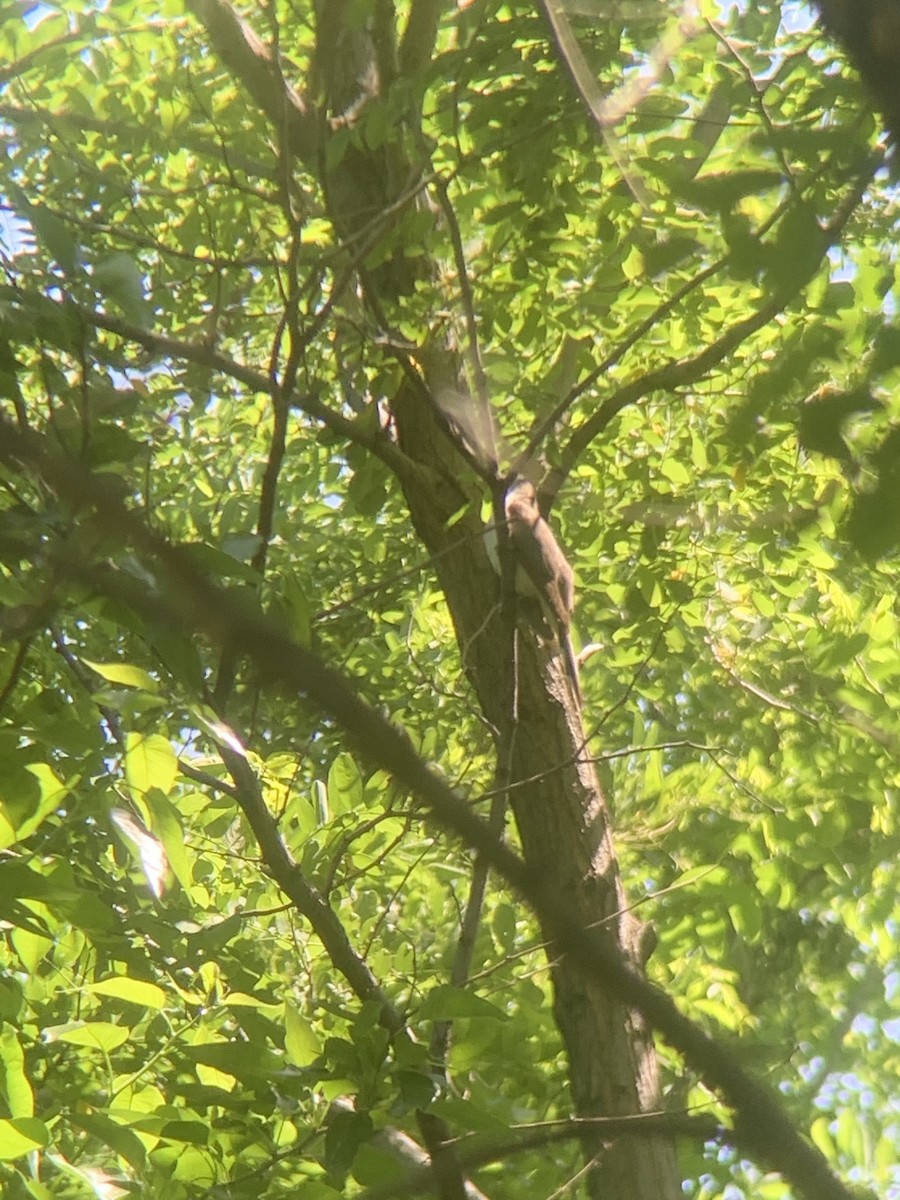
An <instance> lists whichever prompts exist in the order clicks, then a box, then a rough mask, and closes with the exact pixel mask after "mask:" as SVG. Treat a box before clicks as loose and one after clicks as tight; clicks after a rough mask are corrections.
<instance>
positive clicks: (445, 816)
mask: <svg viewBox="0 0 900 1200" xmlns="http://www.w3.org/2000/svg"><path fill="white" fill-rule="evenodd" d="M0 461H2V462H4V463H6V464H7V465H9V466H10V467H12V468H14V469H17V468H20V467H22V466H24V467H26V468H27V469H29V470H32V471H34V472H35V473H37V474H38V475H39V476H40V478H41V479H42V480H43V482H44V483H45V485H46V486H48V487H50V488H51V489H52V490H53V491H55V492H56V493H57V494H58V495H59V496H61V497H62V498H64V499H65V500H66V501H67V502H68V503H70V504H72V505H73V506H74V507H75V508H76V509H77V510H79V511H80V515H81V517H82V519H84V520H88V521H89V522H90V523H91V524H92V525H94V526H95V528H97V529H98V530H99V531H101V532H103V533H105V534H107V535H110V536H113V537H115V538H116V539H118V540H119V541H120V542H121V541H125V542H129V543H131V544H132V545H133V546H134V547H135V549H136V550H138V551H139V552H140V553H142V554H144V555H146V556H147V557H148V559H150V560H151V561H153V562H154V563H155V568H156V572H157V578H158V590H157V591H156V592H155V593H154V592H153V590H152V589H149V588H148V587H147V583H146V580H145V579H138V578H137V577H135V576H134V575H131V574H128V573H126V572H125V571H122V570H119V569H115V568H111V567H104V568H98V567H96V566H94V565H92V564H90V563H87V562H85V560H84V557H83V556H81V555H78V554H76V553H75V552H74V551H73V549H72V548H71V547H70V546H68V545H67V544H61V545H60V546H59V547H58V549H57V554H58V561H59V567H60V569H61V570H63V571H64V572H65V573H66V574H67V575H68V576H69V577H71V578H73V579H78V580H81V581H82V582H85V583H88V584H89V585H90V586H91V587H94V588H97V589H98V590H99V591H101V592H103V593H104V594H105V595H107V596H110V597H111V598H114V599H115V600H117V601H120V602H122V603H124V604H126V605H128V606H129V607H130V608H132V609H133V610H134V611H136V612H137V613H138V614H140V615H141V616H143V617H145V618H152V619H153V620H154V621H155V622H156V623H157V624H159V623H163V624H168V625H170V626H172V627H174V628H176V629H178V630H181V631H190V632H191V633H195V632H202V633H205V634H206V635H207V636H209V637H210V638H212V639H213V640H215V641H217V642H221V641H223V640H233V641H235V642H237V643H238V644H240V645H242V647H243V649H244V652H245V653H246V654H248V655H249V656H250V657H251V658H252V659H253V661H254V662H255V664H256V666H257V669H258V670H259V672H260V675H261V677H262V678H263V679H264V680H268V681H269V683H270V684H271V685H274V686H282V687H286V688H288V689H290V691H291V692H293V693H294V694H299V695H300V696H303V697H304V698H305V700H306V702H307V703H308V704H310V705H312V706H314V707H315V708H317V709H319V710H321V711H322V712H323V713H325V714H327V715H328V716H329V717H330V718H331V719H333V720H334V721H335V722H336V723H337V724H338V725H340V726H341V727H342V728H343V729H344V730H345V731H346V732H347V734H348V735H349V736H350V738H351V739H352V740H353V741H354V742H355V743H356V744H357V745H358V746H359V747H360V748H361V749H362V751H363V752H364V753H365V754H366V755H367V756H368V757H369V758H371V760H372V761H373V762H375V763H377V764H378V765H379V766H380V767H381V768H383V769H384V770H386V771H388V772H390V773H391V774H392V775H394V776H395V777H396V778H397V780H398V781H399V782H400V783H401V784H403V786H404V787H406V788H408V789H409V791H411V792H412V793H414V794H415V795H417V796H418V797H419V798H420V799H421V800H422V801H423V802H424V804H425V805H426V806H427V807H428V808H429V809H430V810H431V812H432V814H433V816H434V819H435V820H436V821H437V822H438V823H439V824H440V825H441V826H443V828H444V829H446V830H448V831H450V832H451V833H452V834H454V835H455V836H456V837H458V838H460V839H461V840H462V841H463V842H464V843H465V844H467V845H468V846H470V847H472V848H473V849H475V850H476V851H477V852H478V853H480V854H481V855H483V856H484V858H485V861H486V862H487V863H488V864H489V865H490V866H491V868H492V869H493V870H495V871H496V872H497V873H498V874H499V875H500V876H502V878H504V879H505V880H506V881H507V883H508V884H510V886H512V887H513V888H515V889H516V891H518V892H519V893H520V895H522V896H523V897H524V899H525V900H526V901H527V902H528V904H529V905H530V906H531V908H532V909H533V910H534V912H535V913H536V914H537V916H538V918H539V919H540V921H541V924H542V927H543V929H544V930H545V932H546V933H547V934H548V935H549V937H550V938H551V939H552V941H553V943H554V945H555V946H556V948H557V951H558V952H559V953H561V954H565V955H566V956H567V958H568V960H569V962H570V963H571V964H572V966H573V967H574V968H575V969H577V970H578V971H579V972H580V973H581V974H582V975H583V976H584V977H585V978H587V979H589V980H591V981H593V982H594V983H595V984H597V985H599V986H600V987H602V988H604V989H605V990H606V991H607V992H608V993H610V994H611V995H613V996H615V997H617V998H618V999H619V1000H620V1001H621V1002H622V1003H624V1004H625V1005H627V1006H629V1007H631V1008H635V1009H637V1010H639V1011H640V1012H641V1013H642V1014H643V1016H644V1017H645V1019H646V1020H647V1022H648V1024H649V1025H651V1026H652V1027H653V1028H655V1029H657V1030H658V1031H659V1032H660V1033H661V1034H662V1035H663V1037H664V1038H665V1039H666V1040H667V1041H668V1042H669V1043H670V1045H672V1046H673V1047H674V1048H675V1049H677V1050H678V1051H680V1052H681V1053H682V1054H683V1055H684V1057H685V1058H686V1060H687V1061H688V1062H689V1063H690V1064H691V1065H692V1066H693V1067H694V1068H695V1069H696V1070H697V1071H698V1072H699V1073H700V1074H701V1076H702V1077H703V1079H704V1080H705V1081H706V1083H707V1084H708V1085H709V1086H710V1087H711V1088H714V1089H716V1090H717V1091H718V1092H719V1093H720V1094H721V1096H722V1097H723V1099H724V1100H725V1102H726V1103H727V1104H729V1105H730V1106H731V1107H732V1109H733V1110H734V1113H735V1130H736V1136H737V1137H739V1138H740V1139H741V1142H742V1143H743V1145H744V1146H746V1147H747V1148H748V1149H749V1150H751V1151H752V1153H753V1154H754V1155H755V1156H757V1157H758V1158H759V1159H760V1160H761V1161H762V1162H764V1163H767V1164H769V1165H770V1166H772V1167H774V1168H775V1169H777V1170H778V1171H780V1172H781V1174H782V1175H783V1176H784V1178H785V1179H786V1180H787V1181H788V1182H790V1183H791V1184H792V1185H793V1187H794V1188H795V1189H796V1191H797V1192H798V1194H800V1195H803V1196H806V1197H808V1198H809V1200H853V1197H852V1193H851V1192H850V1191H849V1189H848V1188H846V1187H845V1186H844V1185H843V1184H842V1183H841V1182H840V1180H839V1179H838V1178H837V1176H835V1175H834V1174H833V1172H832V1170H831V1168H830V1166H829V1164H828V1162H827V1161H826V1159H825V1157H824V1156H823V1155H822V1154H821V1153H820V1151H819V1150H818V1149H816V1148H815V1147H814V1146H812V1145H811V1144H809V1143H808V1142H806V1141H805V1140H804V1139H803V1138H802V1137H801V1136H800V1134H799V1133H798V1132H797V1131H796V1130H795V1129H794V1127H793V1125H792V1124H791V1122H790V1120H789V1118H788V1116H787V1113H786V1112H785V1110H784V1107H783V1105H782V1102H781V1100H780V1099H779V1098H778V1096H777V1095H776V1094H775V1093H774V1092H773V1091H771V1089H770V1088H769V1087H767V1086H766V1085H764V1084H762V1083H760V1082H759V1081H757V1080H756V1079H754V1078H753V1077H752V1076H751V1075H749V1074H748V1073H747V1071H746V1070H745V1069H744V1068H743V1067H742V1066H741V1064H740V1062H739V1061H738V1059H737V1057H736V1056H735V1055H734V1054H733V1053H732V1052H731V1050H729V1049H728V1048H727V1047H726V1046H725V1045H724V1044H722V1043H721V1042H719V1041H717V1040H715V1039H714V1038H712V1037H711V1036H710V1035H709V1034H707V1033H706V1032H705V1031H704V1030H703V1029H701V1028H700V1026H698V1025H696V1024H695V1023H694V1022H693V1021H691V1020H690V1019H689V1018H688V1017H687V1016H685V1015H684V1014H683V1013H682V1012H681V1011H680V1009H679V1008H678V1006H677V1005H676V1004H675V1002H674V1000H672V999H671V997H670V996H668V995H667V994H666V993H665V992H664V991H662V990H661V989H660V988H658V987H656V986H655V985H653V984H651V983H649V982H648V981H647V980H645V979H644V978H643V976H642V975H641V974H640V973H639V972H638V971H637V970H636V969H635V967H634V966H633V965H632V964H631V963H630V962H629V961H627V960H626V959H625V958H624V957H623V956H622V955H621V954H620V953H619V952H618V951H617V949H616V948H615V947H614V945H613V944H612V942H611V941H610V940H609V939H608V938H607V937H604V936H603V934H602V933H601V932H600V931H598V930H597V929H595V928H587V927H586V926H585V925H584V923H583V922H582V921H581V920H579V919H578V918H577V917H576V916H574V915H573V914H572V913H571V912H570V911H569V909H568V907H567V906H566V905H565V904H564V903H563V902H562V900H561V898H560V896H559V895H558V893H557V891H556V890H555V889H554V888H553V887H551V886H548V883H547V881H546V880H545V878H544V876H543V875H542V874H539V873H538V872H537V871H535V870H534V869H529V867H528V866H526V864H525V862H524V861H523V860H522V859H521V858H520V857H519V856H518V855H517V854H515V853H514V852H513V851H512V850H511V849H510V848H509V847H508V846H507V845H505V844H504V843H503V842H501V841H499V840H498V839H497V837H496V836H495V834H494V832H493V830H491V828H490V826H489V825H488V824H487V823H486V822H485V821H483V820H482V819H481V818H480V817H479V816H477V814H476V812H475V810H474V807H473V806H472V805H471V803H470V801H469V800H468V799H466V798H464V797H462V796H460V795H459V794H458V793H457V791H456V790H455V789H453V788H452V787H451V786H450V785H449V784H448V783H447V782H445V780H444V779H443V778H441V777H440V776H439V775H438V774H437V773H436V772H435V771H434V770H433V769H432V768H431V767H430V766H428V765H427V764H426V763H424V762H423V761H422V759H421V758H419V756H418V754H417V753H416V751H415V749H414V747H413V745H412V742H411V741H410V739H409V738H408V736H407V735H406V734H405V733H404V732H403V731H402V730H400V729H398V728H397V727H396V726H394V725H392V724H391V723H390V722H389V721H387V720H386V719H385V718H384V717H383V716H382V715H381V714H380V713H379V712H378V711H377V710H375V709H374V708H371V707H370V706H369V705H368V704H367V703H366V702H365V701H363V700H362V699H361V697H360V696H359V695H358V693H357V692H356V691H355V689H354V688H353V687H352V686H351V684H350V683H349V682H348V681H347V680H346V679H345V678H344V676H343V675H342V674H341V673H340V672H338V671H336V670H335V669H334V668H332V667H330V666H328V665H327V664H326V663H324V662H323V661H322V660H321V659H320V658H319V657H318V656H317V655H316V654H314V653H313V652H312V651H311V650H308V649H306V648H304V647H302V646H299V645H297V644H295V643H294V642H292V641H291V640H290V639H289V638H288V637H286V636H285V635H284V634H283V633H282V632H281V630H280V629H279V628H278V627H277V626H275V625H274V624H273V623H272V622H271V621H270V620H268V619H267V618H266V617H265V616H264V615H263V614H261V613H259V612H257V611H252V610H250V609H248V608H247V606H246V605H245V604H243V603H241V601H240V598H239V597H236V596H235V595H233V594H232V593H230V592H228V591H225V590H223V589H222V588H220V587H218V586H216V585H214V584H212V583H211V582H210V581H209V580H208V579H207V578H206V576H205V575H204V574H203V573H202V572H201V571H200V570H199V569H198V568H197V566H196V565H195V563H194V562H193V560H192V559H191V557H190V555H189V554H187V553H185V551H184V550H182V549H181V548H179V547H176V546H172V545H171V544H170V543H168V542H167V541H166V540H165V539H164V538H162V537H160V536H159V535H158V534H156V533H155V532H153V531H152V530H151V529H150V528H149V527H148V526H147V525H146V523H145V522H144V521H143V520H142V518H141V517H140V516H138V515H137V514H136V513H133V512H131V511H129V510H128V509H127V508H126V507H125V506H124V504H123V503H122V501H121V499H120V498H119V497H118V495H117V493H116V488H115V485H114V483H112V482H111V481H110V480H107V479H104V478H102V477H101V476H98V475H96V474H94V473H92V472H91V471H89V470H87V469H86V468H85V467H84V466H82V465H81V464H80V463H79V462H77V461H75V460H73V459H71V458H66V457H63V456H61V455H59V454H57V453H54V452H53V451H52V450H51V448H50V443H49V442H48V440H47V439H46V438H44V437H42V436H40V435H37V434H32V433H26V432H19V431H18V430H16V429H15V427H14V426H13V425H11V424H10V423H9V422H8V421H5V420H0ZM11 541H12V539H9V538H7V539H4V540H3V541H0V550H2V549H4V545H5V543H6V542H11ZM7 548H9V547H7ZM14 552H18V553H20V552H21V546H17V548H16V550H15V551H14ZM234 765H235V768H236V770H237V771H238V772H241V771H244V770H246V769H247V768H246V765H245V760H244V759H243V758H242V757H241V756H240V755H238V756H237V761H236V762H235V764H234ZM254 810H255V802H254V805H253V806H252V807H251V812H253V813H254V819H258V814H257V813H256V812H255V811H254ZM260 830H261V832H262V833H263V835H264V836H266V837H268V836H269V835H270V831H269V829H268V828H267V827H266V826H265V825H264V824H262V823H261V824H260ZM273 852H274V854H275V858H274V861H275V863H276V866H277V869H278V870H279V871H280V872H283V875H284V881H285V883H286V884H287V885H289V887H290V888H292V889H302V887H303V881H302V880H299V879H298V878H297V873H296V872H295V871H294V870H293V869H292V865H291V864H290V863H289V862H287V863H282V862H280V860H279V855H280V848H279V847H273ZM288 894H289V895H290V894H291V893H290V892H288ZM298 896H299V898H300V899H301V900H303V902H304V903H310V902H311V900H310V898H309V897H308V896H307V895H305V894H304V893H303V891H302V890H301V891H300V892H299V893H298ZM329 917H330V919H332V920H335V921H336V917H335V915H334V914H333V913H331V911H330V910H328V912H327V913H326V914H323V919H325V920H327V919H329ZM340 935H341V936H345V934H344V933H343V930H342V929H341V931H340ZM354 969H355V968H354ZM358 983H359V986H360V987H362V988H363V990H367V989H371V991H370V994H371V995H372V996H373V998H377V999H379V1000H380V997H381V993H380V991H379V989H378V987H377V984H376V983H375V982H374V980H372V979H371V978H370V976H369V975H368V974H367V973H365V972H362V973H361V974H360V977H359V980H358ZM388 1004H389V1002H388ZM383 1011H384V1012H385V1014H386V1015H387V1014H390V1013H391V1011H392V1010H391V1007H387V1008H385V1009H383ZM390 1019H393V1016H391V1017H390Z"/></svg>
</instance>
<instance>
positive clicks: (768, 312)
mask: <svg viewBox="0 0 900 1200" xmlns="http://www.w3.org/2000/svg"><path fill="white" fill-rule="evenodd" d="M881 161H882V160H881V158H880V157H879V158H878V159H877V160H875V159H873V160H871V161H870V162H869V164H868V167H867V169H866V171H864V172H863V173H861V174H860V176H859V177H858V178H857V180H856V181H855V184H854V187H853V188H852V189H851V191H849V192H848V194H847V195H846V196H845V197H844V199H843V201H842V202H841V204H840V205H839V206H838V209H837V211H836V213H835V215H834V217H833V218H832V219H831V221H829V223H828V224H827V225H826V226H825V228H824V229H823V230H822V233H821V239H820V243H819V251H818V257H817V261H816V267H815V269H818V264H820V263H821V261H822V259H823V258H824V257H825V255H826V254H827V252H828V250H829V249H830V248H831V247H832V246H833V245H834V243H835V242H836V241H837V239H838V237H839V236H840V234H841V232H842V230H843V228H844V226H845V225H846V224H847V222H848V221H849V219H850V217H851V216H852V215H853V213H854V211H855V210H856V207H857V205H858V204H859V202H860V200H861V199H862V196H863V194H864V192H865V190H866V188H867V187H868V185H869V182H870V180H871V179H872V176H873V175H874V173H875V171H876V170H877V169H878V167H879V166H880V165H881ZM812 274H813V268H809V270H808V271H807V273H806V274H804V275H803V276H802V277H800V278H798V280H797V283H796V286H795V287H792V288H789V289H785V290H783V291H780V292H778V293H776V294H775V295H774V296H773V297H772V299H771V300H769V301H767V302H766V303H765V304H763V305H762V307H761V308H759V309H758V310H757V311H756V312H755V313H751V315H750V316H749V317H745V318H744V319H743V320H742V321H737V322H736V323H735V324H734V325H732V327H731V328H730V329H728V330H726V331H725V333H723V334H722V336H721V337H719V338H717V339H716V341H714V342H713V343H712V345H710V346H707V347H706V348H705V349H704V350H701V351H700V353H699V354H696V355H695V356H694V357H693V358H687V359H674V360H670V361H669V362H668V363H665V364H664V365H663V366H661V367H657V368H656V370H653V371H648V372H647V373H646V374H644V375H640V376H638V378H637V379H633V380H632V381H631V382H630V383H626V384H625V385H624V386H622V387H621V388H619V389H618V390H617V391H615V392H614V393H613V394H612V395H611V396H608V397H607V398H606V400H604V401H603V403H602V404H601V405H600V407H599V408H598V409H597V411H596V412H595V413H594V414H593V416H591V417H589V418H588V419H587V420H586V421H585V422H584V424H583V425H580V426H579V427H578V428H577V429H575V430H574V432H573V433H572V435H571V437H570V438H569V441H568V443H567V445H566V446H565V447H564V449H563V452H562V454H561V456H560V459H561V470H560V477H561V478H565V477H566V476H567V475H568V474H569V473H570V472H571V470H572V468H573V467H574V466H575V464H576V463H577V462H578V459H579V457H580V455H581V454H582V453H583V452H584V450H585V449H586V448H587V446H588V445H589V444H590V443H591V442H592V441H593V440H594V438H595V437H598V436H599V435H600V434H601V433H602V432H603V430H604V429H606V427H607V425H609V423H610V421H611V420H612V419H613V417H615V416H616V415H617V414H618V413H620V412H621V411H622V409H623V408H625V407H627V405H629V404H633V403H634V402H635V401H637V400H640V399H642V398H643V397H644V396H647V395H649V394H650V393H651V392H667V391H674V390H675V389H676V388H680V387H686V386H687V385H689V384H693V383H697V382H698V381H699V380H700V379H702V378H703V377H704V376H705V375H707V374H708V373H709V372H710V371H711V370H712V369H713V367H715V366H717V365H718V364H719V363H720V362H722V360H723V359H725V358H726V357H727V356H728V355H729V354H731V353H732V351H733V350H736V349H737V347H738V346H740V345H741V343H742V342H743V341H744V340H745V339H746V338H748V337H749V336H750V335H751V334H752V333H755V332H756V331H757V330H758V329H762V327H763V326H764V325H767V324H768V323H769V321H771V320H772V319H773V318H774V317H776V316H777V315H778V313H780V312H781V311H782V310H783V309H785V308H786V307H787V306H788V304H789V303H790V302H791V300H793V299H794V297H795V296H796V295H797V294H798V293H799V292H800V291H802V289H803V288H804V287H805V286H806V284H807V283H808V282H809V279H810V277H811V275H812Z"/></svg>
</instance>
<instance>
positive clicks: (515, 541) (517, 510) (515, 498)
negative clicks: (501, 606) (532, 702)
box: [506, 479, 581, 706]
mask: <svg viewBox="0 0 900 1200" xmlns="http://www.w3.org/2000/svg"><path fill="white" fill-rule="evenodd" d="M506 523H507V527H508V529H509V538H510V542H511V543H512V548H513V553H514V554H515V556H516V560H517V563H518V566H519V567H520V568H521V570H518V571H517V572H516V591H518V592H521V593H522V594H523V595H532V596H535V597H537V599H538V600H540V602H541V607H542V608H543V610H544V615H545V616H546V617H547V619H548V620H549V622H550V625H551V627H552V628H553V630H554V631H555V633H556V635H557V637H558V640H559V644H560V647H561V649H562V653H563V658H564V659H565V665H566V674H567V675H568V677H569V681H570V683H571V685H572V691H573V693H574V695H575V700H576V702H577V703H578V704H579V706H580V704H581V689H580V687H579V685H578V665H577V663H576V661H575V655H574V653H573V651H572V639H571V637H570V636H569V622H570V621H571V618H572V609H573V608H574V607H575V578H574V576H573V574H572V568H571V567H570V566H569V564H568V562H567V561H566V556H565V555H564V554H563V552H562V550H560V548H559V543H558V542H557V540H556V538H555V537H554V536H553V531H552V530H551V528H550V526H549V525H548V524H547V522H546V521H545V520H544V518H543V517H542V516H541V510H540V508H539V507H538V501H537V492H536V490H535V487H534V484H533V483H531V482H530V481H529V480H527V479H517V480H516V481H515V483H513V485H512V486H511V487H510V489H509V491H508V492H507V493H506ZM523 576H524V578H523Z"/></svg>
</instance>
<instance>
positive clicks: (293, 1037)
mask: <svg viewBox="0 0 900 1200" xmlns="http://www.w3.org/2000/svg"><path fill="white" fill-rule="evenodd" d="M284 1048H285V1050H286V1051H287V1054H288V1058H289V1059H290V1060H291V1062H292V1063H293V1064H294V1066H295V1067H308V1066H309V1065H310V1063H313V1062H315V1060H316V1059H317V1058H319V1056H320V1055H321V1053H322V1043H321V1042H320V1041H319V1037H318V1035H317V1033H316V1032H315V1030H314V1029H313V1027H312V1025H311V1024H310V1023H309V1021H307V1020H306V1019H305V1018H304V1017H302V1016H301V1015H300V1013H299V1012H298V1011H297V1010H296V1008H294V1006H293V1005H292V1004H288V1003H285V1006H284Z"/></svg>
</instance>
